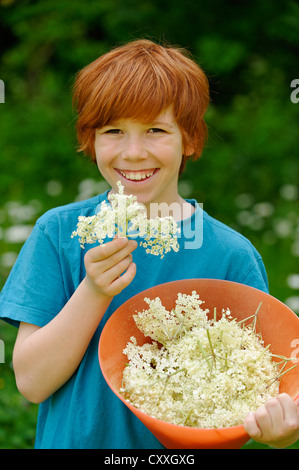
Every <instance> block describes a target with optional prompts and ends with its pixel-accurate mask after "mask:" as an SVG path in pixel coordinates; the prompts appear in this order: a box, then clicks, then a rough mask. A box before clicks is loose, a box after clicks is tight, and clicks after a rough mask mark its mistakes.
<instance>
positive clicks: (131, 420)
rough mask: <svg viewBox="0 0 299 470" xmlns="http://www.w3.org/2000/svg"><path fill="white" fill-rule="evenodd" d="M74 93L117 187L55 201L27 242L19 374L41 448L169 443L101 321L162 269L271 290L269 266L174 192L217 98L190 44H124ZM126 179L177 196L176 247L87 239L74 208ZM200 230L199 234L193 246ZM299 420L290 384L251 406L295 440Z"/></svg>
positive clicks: (17, 278)
mask: <svg viewBox="0 0 299 470" xmlns="http://www.w3.org/2000/svg"><path fill="white" fill-rule="evenodd" d="M74 98H75V102H76V106H77V110H78V121H77V135H78V141H79V144H80V150H81V151H84V152H85V153H87V154H89V155H90V156H91V158H92V160H93V161H95V162H96V163H97V165H98V168H99V170H100V172H101V173H102V175H103V177H104V178H105V179H106V180H107V182H108V183H109V184H110V185H111V188H112V189H111V192H109V191H107V192H106V193H104V194H102V195H99V196H97V197H94V198H92V199H89V200H87V201H83V202H79V203H74V204H70V205H68V206H64V207H60V208H57V209H53V210H51V211H49V212H48V213H46V214H45V215H44V216H42V217H41V218H40V219H39V220H38V221H37V223H36V226H35V228H34V230H33V232H32V234H31V236H30V237H29V239H28V241H27V242H26V243H25V245H24V247H23V249H22V251H21V253H20V255H19V258H18V261H17V262H16V264H15V266H14V268H13V270H12V272H11V274H10V276H9V279H8V280H7V283H6V285H5V287H4V289H3V292H2V294H1V303H0V312H1V316H2V317H3V318H4V319H5V320H7V321H9V322H11V323H13V324H15V325H19V333H18V336H17V340H16V344H15V348H14V355H13V362H14V369H15V374H16V382H17V386H18V388H19V390H20V391H21V393H23V395H24V396H25V397H26V398H28V400H31V401H33V402H36V403H41V405H40V410H39V416H38V425H37V435H36V444H35V446H36V448H104V449H108V448H119V449H121V448H128V449H129V448H130V449H133V448H161V447H162V446H161V444H160V443H159V442H158V441H157V440H156V438H155V437H154V436H152V435H151V433H150V432H149V431H148V430H147V429H146V428H145V427H144V426H143V424H141V423H140V422H139V420H138V419H137V418H135V416H134V415H133V414H132V413H131V412H130V411H129V410H128V409H127V408H126V407H125V406H123V404H122V403H121V402H120V400H118V399H117V398H116V397H115V396H114V395H113V393H112V392H111V391H110V389H109V388H108V386H107V385H106V383H105V380H104V379H103V377H102V375H101V372H100V368H99V363H98V353H97V348H98V341H99V337H100V334H101V331H102V329H103V326H104V325H105V322H106V321H107V319H108V318H109V317H110V315H111V314H112V313H113V311H115V309H116V308H117V307H118V306H119V305H121V304H122V303H123V302H125V301H126V300H127V299H128V298H130V297H132V296H133V295H135V294H136V293H138V292H140V291H142V290H144V289H146V288H148V287H151V286H153V285H157V284H160V283H163V282H166V281H171V280H176V279H186V278H196V277H198V278H200V277H206V278H209V277H210V278H219V279H229V280H233V281H236V282H241V283H244V284H248V285H251V286H253V287H256V288H259V289H261V290H264V291H267V290H268V285H267V279H266V274H265V270H264V266H263V262H262V260H261V257H260V255H259V254H258V253H257V252H256V250H255V249H254V248H253V246H252V245H251V244H250V242H249V241H248V240H246V239H245V238H244V237H242V236H241V235H239V234H237V233H236V232H234V231H233V230H231V229H230V228H228V227H226V226H224V225H223V224H221V223H219V222H217V221H216V220H215V219H213V218H211V217H210V216H209V215H208V214H206V213H205V212H204V211H201V209H200V208H199V206H198V205H197V204H196V201H193V200H189V201H185V200H184V199H182V198H181V197H180V195H179V194H178V177H179V174H180V173H181V172H182V171H183V168H184V165H185V162H186V160H187V159H188V158H190V157H191V156H194V157H198V156H199V155H200V154H201V152H202V149H203V146H204V142H205V138H206V126H205V123H204V119H203V118H204V114H205V111H206V108H207V106H208V102H209V93H208V82H207V79H206V77H205V74H204V73H203V71H202V70H201V69H200V68H199V67H198V66H197V65H196V64H195V63H194V62H193V61H192V60H191V59H189V58H188V57H187V55H186V54H185V53H183V52H182V51H180V50H178V49H175V48H170V47H162V46H159V45H157V44H154V43H153V42H151V41H148V40H140V41H134V42H132V43H129V44H127V45H125V46H122V47H119V48H117V49H115V50H113V51H111V52H110V53H108V54H105V55H104V56H102V57H100V58H99V59H97V60H96V61H94V62H93V63H92V64H90V65H88V66H87V67H85V69H83V70H82V71H81V72H80V73H79V75H78V77H77V80H76V83H75V92H74ZM117 181H121V183H122V185H123V186H124V188H125V192H126V193H127V194H134V195H136V196H137V198H138V201H139V202H141V203H143V204H144V205H145V207H146V208H147V210H148V211H150V210H151V208H152V207H154V206H155V207H157V205H158V206H159V208H161V212H162V214H161V215H162V216H166V215H168V212H169V207H170V206H171V207H172V215H173V217H174V218H175V219H176V220H177V222H178V224H179V225H180V227H181V237H180V238H179V244H180V250H179V252H178V253H175V252H170V253H167V254H166V255H165V257H164V258H163V259H162V260H161V259H160V258H158V257H155V256H151V255H150V254H147V253H145V251H144V249H143V248H141V247H140V246H138V247H137V243H136V241H134V240H130V241H129V240H128V239H126V238H114V239H112V240H110V241H108V242H107V243H106V244H105V245H104V246H98V245H97V244H94V245H92V246H89V247H88V248H87V249H85V250H82V249H81V248H80V245H79V243H78V239H76V238H71V234H72V231H73V230H74V228H75V227H76V224H77V220H78V216H79V215H81V216H82V215H83V216H91V215H94V214H95V212H96V208H97V206H98V205H99V204H100V203H101V202H102V201H106V202H107V203H108V201H109V197H110V195H111V194H112V193H113V192H115V191H116V190H117V185H116V183H117ZM198 230H201V231H202V236H201V243H197V244H196V247H195V249H194V247H192V246H191V247H189V249H187V243H188V242H189V243H191V245H192V242H190V238H191V236H192V234H194V233H196V231H198ZM133 259H134V262H133ZM119 327H120V328H121V325H120V326H119ZM298 423H299V418H298V412H297V409H296V405H295V404H294V403H293V401H292V399H291V397H289V396H288V395H285V394H283V395H282V396H280V397H279V398H277V399H274V400H272V402H271V403H270V404H269V406H268V405H267V406H265V407H263V408H262V410H261V411H259V412H257V413H254V414H253V415H250V416H249V417H248V418H246V429H247V431H248V432H249V434H250V435H251V436H253V437H256V438H257V439H259V440H261V441H262V442H267V443H269V444H270V445H276V444H277V445H278V446H286V445H289V444H291V443H292V442H294V441H295V440H296V439H297V438H298V428H299V424H298Z"/></svg>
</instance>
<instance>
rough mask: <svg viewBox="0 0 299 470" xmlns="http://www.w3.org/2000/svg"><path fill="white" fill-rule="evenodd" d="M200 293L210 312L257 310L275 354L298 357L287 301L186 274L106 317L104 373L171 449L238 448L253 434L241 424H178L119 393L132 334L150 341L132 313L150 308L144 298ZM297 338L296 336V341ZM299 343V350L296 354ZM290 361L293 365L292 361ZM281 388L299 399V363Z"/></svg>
mask: <svg viewBox="0 0 299 470" xmlns="http://www.w3.org/2000/svg"><path fill="white" fill-rule="evenodd" d="M194 290H195V291H196V292H197V294H199V297H200V299H201V300H204V302H205V303H204V308H208V309H209V311H210V315H211V316H212V315H213V314H214V308H215V307H216V309H217V312H219V314H220V312H222V309H223V308H225V309H226V308H229V309H230V311H231V314H232V316H233V317H234V318H237V319H238V320H242V319H245V318H247V317H249V316H250V315H253V314H254V313H255V311H256V309H257V307H258V305H259V304H260V302H262V306H261V308H260V310H259V312H258V320H259V322H258V324H259V326H260V329H261V333H262V337H263V340H264V343H265V345H268V344H270V350H271V352H272V353H274V354H280V355H283V356H286V357H294V361H296V360H298V359H299V351H298V342H299V318H298V317H297V315H296V314H295V313H294V312H292V310H290V309H289V308H288V307H287V306H286V305H284V304H283V303H282V302H280V301H279V300H277V299H275V298H274V297H272V296H271V295H269V294H266V293H265V292H262V291H260V290H258V289H255V288H253V287H248V286H245V285H244V284H239V283H236V282H231V281H223V280H216V279H187V280H181V281H173V282H168V283H165V284H160V285H158V286H155V287H152V288H150V289H147V290H144V291H143V292H140V293H139V294H137V295H135V296H134V297H132V298H131V299H129V300H128V301H127V302H125V303H124V304H123V305H121V306H120V307H119V308H118V309H117V310H116V311H115V312H114V313H113V315H112V316H111V317H110V318H109V320H108V321H107V323H106V325H105V327H104V329H103V332H102V334H101V337H100V341H99V361H100V367H101V370H102V373H103V376H104V378H105V380H106V382H107V384H108V385H109V387H110V388H111V390H112V391H113V392H114V393H115V395H116V396H117V397H118V398H119V399H120V400H121V401H122V402H123V403H124V404H125V405H126V406H127V407H128V408H129V409H130V410H131V411H132V412H133V413H134V414H135V415H136V416H137V417H138V418H139V419H140V420H141V421H142V423H143V424H144V425H145V426H147V428H148V429H149V430H150V431H151V432H152V433H153V434H154V435H155V436H156V438H157V439H158V440H159V441H160V442H161V443H162V444H163V445H164V447H166V448H168V449H237V448H240V447H242V446H243V445H244V444H245V443H246V442H247V441H248V440H249V436H248V434H247V433H246V432H245V429H244V427H243V426H242V425H240V426H233V427H228V428H220V429H201V428H190V427H187V426H178V425H175V424H170V423H166V422H164V421H161V420H158V419H156V418H153V417H151V416H149V415H147V414H145V413H143V412H142V411H140V410H138V409H137V408H135V407H134V406H132V405H131V404H130V403H128V402H127V401H126V400H125V399H124V397H123V396H122V395H121V394H120V393H119V390H120V387H121V382H122V374H123V370H124V367H125V363H126V362H127V357H126V356H125V355H124V354H123V349H124V348H125V347H126V345H127V343H128V342H129V340H130V337H131V336H135V337H136V339H137V344H138V345H142V344H144V343H146V342H151V339H150V338H146V337H145V336H144V335H143V333H141V331H140V330H139V329H138V328H137V326H136V324H135V321H134V319H133V315H134V314H135V313H136V311H140V310H143V309H146V308H148V304H146V302H144V297H149V298H150V299H154V298H156V297H160V299H161V301H162V304H163V305H164V306H165V308H166V309H168V310H171V309H172V308H173V307H174V306H175V300H176V299H177V294H178V293H179V292H181V293H184V294H191V293H192V291H194ZM296 340H297V341H296ZM296 347H297V351H298V354H297V355H296ZM291 365H293V364H292V363H291ZM279 391H280V393H281V392H286V393H288V394H289V395H291V397H292V398H293V399H294V400H295V399H296V398H297V397H298V396H299V367H295V368H293V369H292V370H291V371H290V372H288V373H286V374H285V375H283V376H282V378H281V381H280V386H279Z"/></svg>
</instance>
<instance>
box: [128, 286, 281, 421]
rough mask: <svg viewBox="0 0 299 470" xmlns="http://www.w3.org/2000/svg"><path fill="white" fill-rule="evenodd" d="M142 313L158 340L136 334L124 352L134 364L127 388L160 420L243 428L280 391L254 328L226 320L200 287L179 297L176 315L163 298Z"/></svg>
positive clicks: (141, 324)
mask: <svg viewBox="0 0 299 470" xmlns="http://www.w3.org/2000/svg"><path fill="white" fill-rule="evenodd" d="M145 301H146V302H147V303H148V305H149V309H147V310H144V311H142V312H139V313H137V315H135V316H134V319H135V322H136V325H137V326H138V328H139V329H140V330H141V331H142V332H143V333H144V335H146V336H150V337H151V338H152V339H153V342H152V343H146V344H144V345H143V346H138V345H137V342H136V339H135V338H134V337H131V338H130V342H129V343H128V344H127V346H126V348H125V349H124V351H123V352H124V354H126V355H127V357H128V360H129V363H128V365H127V367H125V369H124V372H123V383H122V388H121V393H122V394H123V395H124V397H125V398H126V399H127V400H128V401H129V402H130V403H131V404H132V405H134V406H135V407H136V408H139V409H140V410H142V411H143V412H145V413H147V414H148V415H150V416H153V417H155V418H157V419H160V420H163V421H166V422H169V423H173V424H178V425H183V426H190V427H200V428H221V427H229V426H236V425H239V424H241V423H242V422H243V421H244V418H245V416H246V415H247V414H248V412H249V411H254V410H256V409H257V408H258V407H259V406H261V405H263V404H264V403H265V402H266V401H267V400H268V399H269V398H270V397H273V396H276V395H277V393H278V380H277V378H278V366H277V365H276V363H274V362H273V361H272V355H271V353H270V351H269V348H268V347H264V345H263V341H262V340H261V338H260V335H258V334H257V333H256V332H255V328H254V327H253V325H252V323H251V325H246V326H245V321H241V322H238V321H236V319H232V316H231V314H230V311H229V309H228V310H227V311H223V312H222V316H221V318H220V320H218V321H217V320H216V316H215V317H214V320H208V317H207V313H208V310H202V308H201V304H202V301H201V300H199V297H198V295H197V294H196V292H193V293H192V295H190V296H188V295H183V294H179V295H178V299H177V301H176V306H175V308H174V309H173V310H172V311H171V312H169V311H167V310H166V309H165V307H164V306H163V305H162V303H161V300H160V299H159V298H156V299H154V300H150V299H148V298H146V299H145Z"/></svg>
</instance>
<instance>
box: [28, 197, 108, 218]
mask: <svg viewBox="0 0 299 470" xmlns="http://www.w3.org/2000/svg"><path fill="white" fill-rule="evenodd" d="M107 193H108V191H106V192H105V193H103V194H99V195H97V196H94V197H92V198H89V199H85V200H83V201H77V202H72V203H70V204H66V205H63V206H58V207H54V208H53V209H50V210H48V211H47V212H45V213H44V214H43V215H42V216H40V217H39V219H38V220H37V222H36V223H37V225H39V226H40V227H45V226H46V225H48V224H51V222H57V221H63V222H67V221H69V222H70V223H73V221H74V220H75V221H76V220H77V219H78V217H79V216H81V215H82V216H85V217H88V216H92V215H94V214H95V213H96V211H97V206H98V205H99V204H101V202H103V201H104V200H107Z"/></svg>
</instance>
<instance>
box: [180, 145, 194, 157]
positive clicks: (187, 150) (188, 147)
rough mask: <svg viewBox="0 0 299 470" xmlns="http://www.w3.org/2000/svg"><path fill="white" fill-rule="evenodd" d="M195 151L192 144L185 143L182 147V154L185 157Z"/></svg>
mask: <svg viewBox="0 0 299 470" xmlns="http://www.w3.org/2000/svg"><path fill="white" fill-rule="evenodd" d="M194 152H195V148H194V146H193V145H192V144H186V145H185V146H184V148H183V155H184V156H185V157H190V156H191V155H193V154H194Z"/></svg>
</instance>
